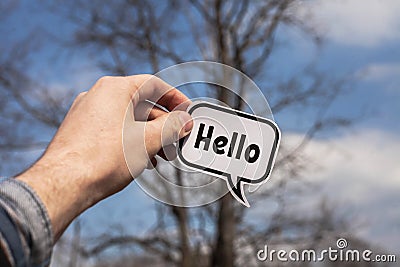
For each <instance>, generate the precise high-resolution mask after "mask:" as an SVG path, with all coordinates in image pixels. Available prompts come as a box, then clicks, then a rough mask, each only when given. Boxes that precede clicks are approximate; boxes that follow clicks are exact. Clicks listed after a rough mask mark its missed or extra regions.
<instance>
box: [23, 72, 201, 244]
mask: <svg viewBox="0 0 400 267" xmlns="http://www.w3.org/2000/svg"><path fill="white" fill-rule="evenodd" d="M146 100H151V101H154V102H157V104H159V105H161V106H164V107H165V108H167V109H168V110H170V111H172V110H174V109H175V108H178V109H181V110H185V109H186V107H187V106H188V105H189V102H190V101H189V99H188V98H187V97H186V96H185V95H184V94H182V93H181V92H180V91H178V90H177V89H175V88H172V87H171V86H170V85H168V84H167V83H165V82H164V81H162V80H160V79H158V78H156V77H154V76H151V75H136V76H129V77H103V78H101V79H100V80H98V81H97V83H96V84H95V85H94V86H93V87H92V88H91V89H90V90H89V91H88V92H84V93H81V94H80V95H79V96H78V97H77V98H76V99H75V101H74V103H73V104H72V106H71V108H70V110H69V112H68V114H67V115H66V117H65V119H64V121H63V122H62V124H61V126H60V128H59V129H58V131H57V133H56V135H55V136H54V138H53V140H52V141H51V143H50V145H49V147H48V148H47V150H46V151H45V153H44V154H43V156H42V157H41V158H40V159H39V160H38V161H37V162H36V163H35V164H34V165H33V166H32V167H31V168H30V169H28V170H27V171H26V172H24V173H23V174H21V175H20V176H18V177H17V179H21V180H23V181H24V182H26V183H27V184H29V185H30V186H31V187H32V188H33V189H34V190H35V191H36V192H37V193H38V195H39V197H40V198H41V199H42V201H43V202H44V204H45V206H46V208H47V210H48V213H49V216H50V219H51V221H52V226H53V232H54V234H55V237H56V238H55V239H56V240H57V239H58V237H59V236H60V235H61V234H62V232H63V231H64V230H65V228H66V227H67V226H68V224H69V223H70V222H71V221H72V220H73V219H74V218H75V217H76V216H78V215H79V214H80V213H81V212H83V211H84V210H85V209H87V208H89V207H90V206H92V205H94V204H95V203H97V202H98V201H100V200H102V199H104V198H106V197H107V196H110V195H111V194H114V193H116V192H118V191H120V190H122V189H123V188H124V187H126V186H127V185H128V184H129V183H130V182H131V181H132V180H133V179H134V178H135V177H137V176H138V175H139V174H140V173H141V172H142V171H143V170H144V169H145V168H146V167H147V166H148V165H149V164H150V162H151V163H152V164H153V165H155V164H156V160H155V158H154V157H155V156H156V154H157V153H159V151H160V149H161V148H162V147H166V148H169V150H171V145H172V144H173V142H175V141H177V139H179V138H182V137H184V136H185V135H187V134H188V133H189V132H190V130H191V128H192V126H193V123H192V122H191V117H190V115H189V114H188V113H186V112H184V111H179V110H177V111H172V112H169V113H168V112H165V111H163V110H162V109H159V108H155V107H153V106H152V105H150V104H149V103H148V102H146ZM125 115H126V116H125ZM146 115H148V116H146ZM140 120H148V121H140ZM124 149H125V150H126V151H125V152H126V153H125V154H126V158H125V157H124ZM128 152H129V153H128ZM159 154H160V155H161V156H163V157H164V158H165V155H164V153H162V152H161V153H159ZM125 160H126V161H125ZM128 167H129V168H128Z"/></svg>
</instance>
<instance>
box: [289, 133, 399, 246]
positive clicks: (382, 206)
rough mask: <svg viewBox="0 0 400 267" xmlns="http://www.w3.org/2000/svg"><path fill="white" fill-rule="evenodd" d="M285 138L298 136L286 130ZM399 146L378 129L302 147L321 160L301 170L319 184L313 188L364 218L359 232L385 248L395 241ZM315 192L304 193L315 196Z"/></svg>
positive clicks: (344, 209)
mask: <svg viewBox="0 0 400 267" xmlns="http://www.w3.org/2000/svg"><path fill="white" fill-rule="evenodd" d="M286 139H287V141H289V143H295V142H296V141H297V140H299V137H298V136H296V135H287V136H286ZM399 151H400V138H399V136H394V135H391V134H389V133H385V132H381V131H378V130H362V131H359V132H355V133H351V134H348V135H346V136H343V137H340V138H336V139H330V140H314V141H312V142H311V143H310V145H309V146H308V147H307V150H306V154H307V155H308V156H309V157H310V158H311V159H312V160H313V161H314V163H317V164H318V165H319V166H321V169H320V170H317V171H316V170H311V171H310V172H309V173H307V174H305V176H306V177H307V178H309V179H310V180H312V181H316V182H319V183H321V184H322V187H321V190H322V191H321V192H318V193H322V194H324V195H326V196H328V198H329V199H330V200H332V201H333V202H334V203H337V206H336V208H338V209H340V210H342V211H346V212H350V213H351V214H354V215H355V217H356V218H357V219H359V220H360V221H361V223H365V225H363V228H361V229H359V232H358V234H359V235H361V236H362V237H364V238H366V239H367V240H369V241H371V242H373V243H374V244H378V245H381V246H382V247H384V248H389V249H398V248H399V246H400V242H399V240H398V236H399V235H400V229H399V222H400V210H399V209H398V207H399V205H400V194H399V192H400V165H399V161H398V160H399ZM316 195H317V194H316ZM316 195H312V196H310V198H312V199H314V200H316ZM302 201H303V200H302ZM304 201H307V199H304Z"/></svg>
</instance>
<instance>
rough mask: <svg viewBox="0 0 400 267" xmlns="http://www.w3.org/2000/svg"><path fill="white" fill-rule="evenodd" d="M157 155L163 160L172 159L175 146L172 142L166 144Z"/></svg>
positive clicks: (174, 154) (174, 157) (174, 153)
mask: <svg viewBox="0 0 400 267" xmlns="http://www.w3.org/2000/svg"><path fill="white" fill-rule="evenodd" d="M157 155H159V156H160V157H162V158H163V159H164V160H168V161H170V160H174V159H176V156H177V155H176V147H175V146H174V145H173V144H172V145H168V146H165V147H162V148H161V149H160V150H159V151H158V153H157Z"/></svg>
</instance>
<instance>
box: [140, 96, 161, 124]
mask: <svg viewBox="0 0 400 267" xmlns="http://www.w3.org/2000/svg"><path fill="white" fill-rule="evenodd" d="M166 113H167V112H166V111H164V110H162V109H161V108H158V107H156V106H154V104H152V103H150V102H147V101H143V102H139V104H137V105H136V107H135V119H136V120H138V121H151V120H154V119H156V118H158V117H160V116H162V115H164V114H166Z"/></svg>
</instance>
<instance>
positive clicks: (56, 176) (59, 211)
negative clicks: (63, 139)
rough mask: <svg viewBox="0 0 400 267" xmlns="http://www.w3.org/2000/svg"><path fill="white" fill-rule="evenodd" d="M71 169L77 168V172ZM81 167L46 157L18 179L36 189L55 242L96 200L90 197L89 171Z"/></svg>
mask: <svg viewBox="0 0 400 267" xmlns="http://www.w3.org/2000/svg"><path fill="white" fill-rule="evenodd" d="M71 166H75V168H74V169H75V170H73V169H71ZM77 167H78V166H77V165H76V163H75V164H74V165H71V164H69V163H68V162H65V161H60V160H56V159H55V158H51V159H49V158H47V157H46V156H44V157H42V158H41V159H40V160H39V161H38V162H36V163H35V164H34V165H33V166H32V167H31V168H29V169H28V170H26V171H25V172H24V173H22V174H21V175H19V176H18V177H16V179H19V180H22V181H23V182H25V183H26V184H28V185H29V186H30V187H31V188H33V190H34V191H35V192H36V193H37V194H38V196H39V198H40V199H41V200H42V202H43V203H44V205H45V206H46V209H47V212H48V214H49V217H50V220H51V223H52V227H53V231H54V236H55V241H56V240H57V239H58V238H59V237H60V236H61V234H62V233H63V232H64V230H65V228H66V227H67V226H68V225H69V223H70V222H71V221H72V220H73V219H74V218H75V217H76V216H78V215H79V214H80V213H81V212H83V211H84V210H85V209H87V208H88V207H90V206H91V205H93V203H94V201H95V200H94V199H92V198H93V197H94V196H92V195H91V194H88V188H89V185H87V183H88V179H86V175H85V172H84V171H82V169H81V170H80V171H79V168H77ZM83 170H84V169H83Z"/></svg>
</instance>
